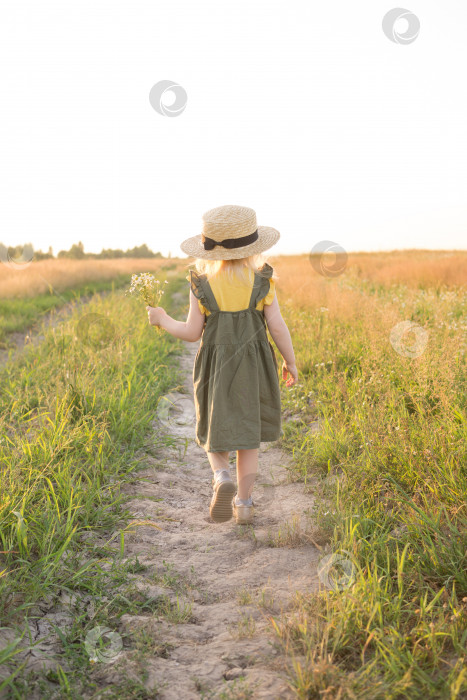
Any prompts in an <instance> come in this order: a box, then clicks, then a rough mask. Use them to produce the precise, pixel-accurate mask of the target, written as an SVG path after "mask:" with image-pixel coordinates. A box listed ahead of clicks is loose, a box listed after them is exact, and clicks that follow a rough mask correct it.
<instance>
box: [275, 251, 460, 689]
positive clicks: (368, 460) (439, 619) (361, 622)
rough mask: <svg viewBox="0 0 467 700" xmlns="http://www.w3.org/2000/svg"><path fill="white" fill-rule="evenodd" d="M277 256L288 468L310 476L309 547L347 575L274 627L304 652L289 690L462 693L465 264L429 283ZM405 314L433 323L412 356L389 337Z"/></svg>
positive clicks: (426, 325)
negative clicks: (289, 385) (285, 346)
mask: <svg viewBox="0 0 467 700" xmlns="http://www.w3.org/2000/svg"><path fill="white" fill-rule="evenodd" d="M377 262H378V263H379V262H381V261H380V258H378V259H377ZM432 264H433V265H434V266H435V267H436V266H437V265H438V261H436V260H434V262H433V261H432ZM407 265H408V263H407ZM276 269H277V271H278V273H279V276H280V281H279V282H278V295H279V301H280V303H281V305H282V307H283V311H284V313H285V315H286V317H287V320H288V323H289V326H290V328H291V332H292V336H293V339H294V343H295V349H296V355H297V363H298V367H299V371H300V378H301V382H300V384H299V385H298V386H296V387H295V388H294V389H293V390H292V391H289V392H284V397H283V401H284V408H285V411H286V414H289V415H295V416H297V415H298V416H299V418H296V419H295V420H293V421H291V422H290V423H289V424H287V425H286V427H285V435H284V439H283V444H284V446H285V447H286V448H287V449H289V450H290V451H291V452H292V453H293V456H294V464H295V467H294V471H295V477H296V478H302V479H304V480H305V481H308V480H312V483H313V484H314V489H315V509H314V518H315V520H316V521H317V522H318V523H319V526H320V528H321V532H320V537H321V539H319V537H317V544H320V545H321V546H322V547H323V546H324V545H325V544H327V545H328V546H329V547H330V549H331V550H332V551H333V552H336V553H339V552H341V556H343V557H344V558H345V559H347V560H349V562H351V566H352V567H353V570H354V573H355V581H354V582H353V583H352V581H351V580H349V581H348V585H343V586H341V587H340V589H338V590H325V589H323V590H321V592H320V593H319V594H316V595H309V596H304V597H301V598H299V599H297V605H296V610H295V613H294V614H293V615H292V616H290V617H289V618H288V619H287V618H284V619H283V620H282V623H277V624H276V628H277V632H278V634H279V635H280V637H281V638H282V639H283V641H284V643H285V644H286V645H287V646H288V648H289V649H291V650H294V651H295V652H296V653H297V654H298V655H302V656H303V657H304V659H305V660H304V661H303V660H297V662H296V664H295V669H294V673H293V684H294V687H295V689H296V692H297V695H298V697H300V698H320V697H322V696H323V694H324V695H326V692H328V693H329V688H333V693H334V694H331V697H349V698H353V697H356V698H406V697H410V698H426V697H433V698H441V697H442V698H445V697H446V698H456V697H465V693H466V692H467V675H466V670H465V656H466V641H467V632H466V621H467V606H466V603H467V566H466V564H467V560H466V552H467V512H466V494H467V468H466V465H467V417H466V415H467V392H466V388H467V386H466V384H467V383H466V372H465V370H466V355H465V350H466V330H467V317H466V309H467V298H466V293H465V289H464V288H462V287H458V286H457V283H458V282H459V279H461V278H462V277H463V276H464V275H465V270H463V271H462V273H459V274H458V275H456V274H453V275H451V277H450V279H451V281H454V282H455V284H454V286H452V287H449V286H443V285H440V284H437V285H436V286H435V287H434V288H431V287H426V285H425V281H424V280H425V279H426V277H424V276H423V275H422V276H421V277H420V278H419V279H418V284H417V277H416V275H415V273H414V276H413V277H412V279H411V285H410V286H405V285H403V284H401V283H400V282H401V280H402V278H403V275H404V274H406V272H405V271H406V270H407V269H408V267H407V266H405V267H402V268H399V273H398V276H397V284H390V283H389V282H388V280H392V279H393V274H392V273H391V275H386V274H385V272H384V270H385V268H384V266H383V267H380V269H379V270H378V272H377V273H376V272H374V276H375V278H376V277H377V279H378V280H379V282H378V283H376V282H375V281H374V280H371V279H370V277H371V274H370V272H371V271H370V270H368V269H367V270H366V271H365V275H364V277H361V278H359V276H358V275H356V274H355V270H353V269H352V266H349V268H348V269H347V270H346V271H345V273H344V274H342V275H341V276H340V277H337V278H335V279H327V278H325V277H321V276H320V275H318V274H316V272H315V271H314V270H313V268H312V266H311V265H310V263H309V261H308V259H307V258H302V259H299V260H298V261H297V260H296V259H295V260H293V259H288V260H287V259H277V260H276ZM401 269H402V270H403V272H402V273H401ZM412 269H413V268H412ZM417 274H418V273H417ZM404 320H410V321H412V322H413V323H414V324H416V326H419V327H420V328H422V329H423V331H425V332H426V333H427V334H428V335H427V344H426V347H425V349H424V351H423V352H422V353H421V354H420V355H419V356H418V357H414V358H412V357H407V356H403V355H401V354H399V353H398V352H396V351H395V350H394V348H393V346H392V345H391V342H390V334H391V329H392V328H393V327H394V326H395V325H396V324H397V323H399V322H401V321H404ZM316 420H319V424H320V426H321V429H320V430H319V431H318V432H316V431H315V430H313V429H312V425H311V423H312V422H314V421H316ZM339 693H340V694H339ZM463 693H464V695H463Z"/></svg>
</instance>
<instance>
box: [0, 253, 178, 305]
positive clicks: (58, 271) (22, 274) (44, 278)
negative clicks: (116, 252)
mask: <svg viewBox="0 0 467 700" xmlns="http://www.w3.org/2000/svg"><path fill="white" fill-rule="evenodd" d="M168 265H175V266H176V268H175V269H176V270H181V269H184V267H185V266H186V261H185V260H184V259H180V258H170V259H164V258H162V259H161V258H119V259H114V260H71V259H67V258H60V259H57V260H40V261H38V262H32V263H31V264H30V265H28V266H27V267H26V268H24V269H23V270H14V269H12V268H10V267H8V266H7V265H1V264H0V298H3V299H13V298H17V299H25V298H31V297H34V296H36V295H37V294H44V293H47V292H48V291H52V292H53V291H55V292H63V291H64V290H65V289H69V288H71V287H80V286H81V285H83V284H86V283H88V282H96V281H101V280H110V279H113V278H115V277H119V276H120V275H128V279H130V276H131V275H132V274H133V273H137V272H153V271H157V270H159V269H160V268H161V267H166V266H168Z"/></svg>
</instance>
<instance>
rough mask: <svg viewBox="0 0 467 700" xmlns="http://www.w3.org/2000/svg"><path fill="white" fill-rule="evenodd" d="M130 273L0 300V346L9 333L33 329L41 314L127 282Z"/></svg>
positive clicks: (4, 345)
mask: <svg viewBox="0 0 467 700" xmlns="http://www.w3.org/2000/svg"><path fill="white" fill-rule="evenodd" d="M128 279H129V276H128V275H120V276H117V277H115V278H114V279H113V280H102V281H97V282H88V283H86V284H84V285H82V286H81V287H75V288H70V289H65V290H63V291H62V292H60V294H57V293H56V292H54V291H53V289H51V290H50V293H48V294H38V295H37V296H34V297H31V298H24V299H0V348H2V347H3V348H5V347H7V345H8V343H7V341H8V335H9V334H10V333H14V332H17V331H23V330H26V329H27V328H32V329H34V330H35V329H36V328H37V325H38V324H39V323H40V321H41V320H42V317H43V316H44V315H45V314H47V313H49V312H50V311H52V310H53V309H59V308H60V307H61V306H64V304H66V303H68V302H70V301H74V300H79V299H80V298H81V297H83V296H88V295H92V294H98V293H99V292H104V291H108V290H112V289H119V288H121V287H122V286H124V285H125V286H127V285H129V281H128Z"/></svg>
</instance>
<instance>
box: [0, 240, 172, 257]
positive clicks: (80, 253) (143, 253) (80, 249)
mask: <svg viewBox="0 0 467 700" xmlns="http://www.w3.org/2000/svg"><path fill="white" fill-rule="evenodd" d="M8 257H9V258H15V259H18V258H23V259H25V260H26V259H27V260H31V259H32V260H47V259H48V258H54V257H55V256H54V254H53V252H52V246H49V250H48V251H47V253H43V252H42V250H33V247H32V245H31V243H26V245H24V246H19V245H17V246H8V247H7V246H5V245H3V243H0V259H3V258H5V259H7V258H8ZM163 257H164V256H163V255H162V253H153V252H152V250H150V249H149V248H148V246H147V245H146V243H143V245H138V246H135V247H134V248H130V249H128V250H120V249H119V248H103V249H102V251H101V252H100V253H86V252H85V250H84V245H83V244H82V243H81V241H79V242H78V243H73V245H72V246H71V248H70V250H60V251H59V252H58V253H57V258H72V259H73V260H85V259H91V258H98V259H104V258H163ZM169 257H170V254H169Z"/></svg>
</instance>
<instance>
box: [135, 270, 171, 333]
mask: <svg viewBox="0 0 467 700" xmlns="http://www.w3.org/2000/svg"><path fill="white" fill-rule="evenodd" d="M164 284H168V282H167V280H165V282H164ZM160 285H161V282H160V280H156V278H155V277H154V275H151V273H150V272H142V273H141V274H140V275H132V276H131V287H130V289H129V290H128V291H126V292H125V294H127V295H133V296H135V295H136V296H137V297H138V298H139V299H142V300H143V301H144V302H145V303H146V304H147V306H154V307H156V306H159V304H160V302H161V299H162V295H163V294H164V290H163V289H162V288H161V286H160ZM155 328H156V330H157V331H159V332H160V331H161V330H162V329H161V328H160V327H159V326H155Z"/></svg>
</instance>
